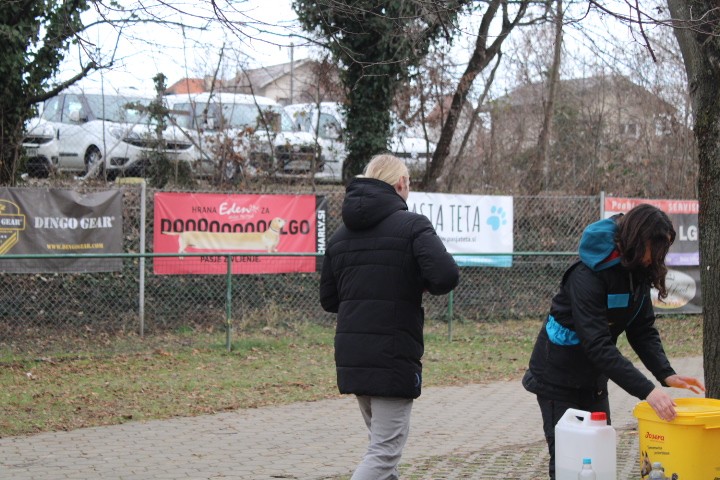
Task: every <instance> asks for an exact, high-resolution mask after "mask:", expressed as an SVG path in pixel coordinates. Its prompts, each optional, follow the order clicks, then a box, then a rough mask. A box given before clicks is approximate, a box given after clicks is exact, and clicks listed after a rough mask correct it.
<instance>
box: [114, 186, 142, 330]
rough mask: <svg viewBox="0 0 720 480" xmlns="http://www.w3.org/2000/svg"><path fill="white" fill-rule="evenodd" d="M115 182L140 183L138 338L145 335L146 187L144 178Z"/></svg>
mask: <svg viewBox="0 0 720 480" xmlns="http://www.w3.org/2000/svg"><path fill="white" fill-rule="evenodd" d="M117 183H119V184H121V185H123V184H125V185H138V184H139V185H140V258H139V261H138V264H139V269H140V271H139V272H138V282H139V285H138V289H139V291H138V322H139V325H138V329H139V330H140V332H139V334H140V338H143V337H144V336H145V255H144V253H145V219H146V208H147V205H146V203H145V201H146V196H145V192H146V188H145V185H146V184H145V179H144V178H139V177H125V178H119V179H117Z"/></svg>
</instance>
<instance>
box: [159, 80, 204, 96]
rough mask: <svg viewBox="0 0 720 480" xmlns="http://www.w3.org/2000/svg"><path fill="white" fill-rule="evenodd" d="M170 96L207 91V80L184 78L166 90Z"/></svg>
mask: <svg viewBox="0 0 720 480" xmlns="http://www.w3.org/2000/svg"><path fill="white" fill-rule="evenodd" d="M165 91H166V93H169V94H173V93H174V94H179V93H199V92H204V91H205V79H203V78H183V79H181V80H178V81H177V82H175V83H173V84H172V85H170V86H169V87H168V88H167V89H166V90H165Z"/></svg>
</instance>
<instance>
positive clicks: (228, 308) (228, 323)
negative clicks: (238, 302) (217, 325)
mask: <svg viewBox="0 0 720 480" xmlns="http://www.w3.org/2000/svg"><path fill="white" fill-rule="evenodd" d="M232 259H233V257H232V255H227V256H226V257H225V260H226V261H227V290H226V296H225V347H226V348H227V351H228V352H230V351H232V341H231V336H232V333H231V330H232V320H231V316H232Z"/></svg>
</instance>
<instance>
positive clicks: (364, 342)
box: [320, 155, 459, 480]
mask: <svg viewBox="0 0 720 480" xmlns="http://www.w3.org/2000/svg"><path fill="white" fill-rule="evenodd" d="M409 193H410V175H409V173H408V169H407V167H406V166H405V163H404V162H403V161H402V160H400V159H399V158H397V157H394V156H392V155H378V156H376V157H374V158H373V159H372V160H371V161H370V163H369V164H368V166H367V168H366V170H365V175H364V176H359V177H357V178H354V179H353V180H351V181H350V183H349V184H348V186H347V189H346V194H345V200H344V202H343V207H342V218H343V225H342V226H341V227H340V228H339V229H338V230H337V231H336V232H335V234H334V235H333V236H332V238H331V239H330V241H329V242H328V246H327V249H326V251H325V258H324V261H323V267H322V275H321V279H320V303H321V304H322V306H323V308H324V309H325V310H326V311H328V312H335V313H337V314H338V315H337V329H336V334H335V365H336V368H337V384H338V388H339V390H340V393H349V394H355V395H356V396H357V399H358V403H359V405H360V411H361V413H362V415H363V418H364V420H365V423H366V425H367V427H368V430H369V433H370V443H369V446H368V450H367V453H366V454H365V456H364V458H363V460H362V462H361V463H360V465H359V466H358V468H357V469H356V470H355V473H354V474H353V476H352V478H353V479H354V480H382V479H394V478H397V464H398V462H399V461H400V455H401V454H402V449H403V447H404V445H405V441H406V440H407V436H408V432H409V428H410V411H411V409H412V402H413V399H415V398H417V397H419V396H420V389H421V385H422V364H421V363H420V358H421V357H422V355H423V350H424V344H423V322H424V312H423V308H422V295H423V292H425V291H427V292H429V293H431V294H434V295H443V294H446V293H448V292H450V291H451V290H452V289H453V288H455V286H456V285H457V284H458V279H459V271H458V267H457V264H456V263H455V261H454V260H453V258H452V256H451V255H450V254H449V253H448V252H447V251H446V250H445V247H444V245H443V243H442V241H441V240H440V238H439V237H438V236H437V234H436V233H435V230H434V229H433V227H432V225H431V224H430V220H428V219H427V217H425V216H423V215H419V214H416V213H412V212H409V211H408V207H407V204H406V203H405V202H406V200H407V198H408V195H409Z"/></svg>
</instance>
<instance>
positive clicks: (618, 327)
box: [523, 218, 675, 401]
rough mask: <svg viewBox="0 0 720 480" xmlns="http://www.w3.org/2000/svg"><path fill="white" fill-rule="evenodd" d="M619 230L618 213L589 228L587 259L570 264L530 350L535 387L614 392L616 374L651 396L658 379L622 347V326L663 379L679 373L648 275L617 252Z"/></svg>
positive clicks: (530, 384) (558, 395)
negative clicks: (665, 343) (658, 322)
mask: <svg viewBox="0 0 720 480" xmlns="http://www.w3.org/2000/svg"><path fill="white" fill-rule="evenodd" d="M616 231H617V224H616V218H608V219H605V220H600V221H599V222H595V223H593V224H591V225H589V226H588V227H587V228H586V230H585V232H584V233H583V237H582V239H581V240H580V249H579V255H580V262H577V263H576V264H575V265H573V266H572V267H570V268H569V269H568V271H567V272H565V275H564V276H563V280H562V284H561V287H560V292H559V293H558V294H557V295H555V297H554V298H553V300H552V306H551V308H550V315H548V317H547V318H546V320H545V322H544V323H543V326H542V328H541V329H540V334H539V335H538V338H537V341H536V343H535V347H534V349H533V352H532V355H531V357H530V367H529V369H528V371H527V372H526V374H525V377H524V378H523V385H524V386H525V388H526V389H527V390H529V391H530V392H533V393H535V394H537V395H540V396H542V397H545V398H550V399H554V400H565V401H571V400H573V399H575V398H578V395H579V394H580V396H581V398H587V396H586V395H583V394H582V393H581V392H588V393H589V394H590V395H591V396H592V395H593V394H594V395H607V381H608V378H609V379H611V380H612V381H614V382H615V383H616V384H617V385H618V386H620V387H621V388H622V389H623V390H625V391H626V392H628V393H629V394H631V395H634V396H636V397H638V398H640V399H645V397H647V395H648V394H649V393H650V392H651V391H652V390H653V389H654V388H655V385H654V384H653V383H652V382H651V381H650V380H649V379H647V378H646V377H645V375H643V374H642V373H641V372H640V371H639V370H638V369H637V368H635V366H634V365H633V364H632V362H631V361H630V360H628V359H627V358H625V357H624V356H623V355H622V354H621V353H620V350H618V348H617V346H616V342H617V339H618V337H619V336H620V334H622V333H623V332H625V335H626V337H627V339H628V342H629V343H630V346H631V347H632V349H633V350H634V351H635V352H636V353H637V355H638V357H639V358H640V360H641V361H642V362H643V364H644V365H645V366H646V367H647V368H648V370H650V372H651V373H652V374H653V375H654V376H655V378H656V379H657V380H658V381H659V382H661V383H662V382H663V381H664V380H665V379H666V378H667V377H669V376H670V375H674V374H675V371H674V370H673V369H672V367H671V366H670V362H669V361H668V359H667V356H666V355H665V351H664V349H663V347H662V343H661V341H660V335H659V334H658V332H657V330H656V329H655V326H654V323H655V314H654V312H653V306H652V300H651V298H650V284H649V281H648V279H647V278H646V277H643V275H642V272H631V271H630V270H628V269H627V268H625V267H623V266H622V265H621V264H620V258H619V256H617V255H615V254H613V252H614V250H615V241H614V236H615V232H616Z"/></svg>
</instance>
